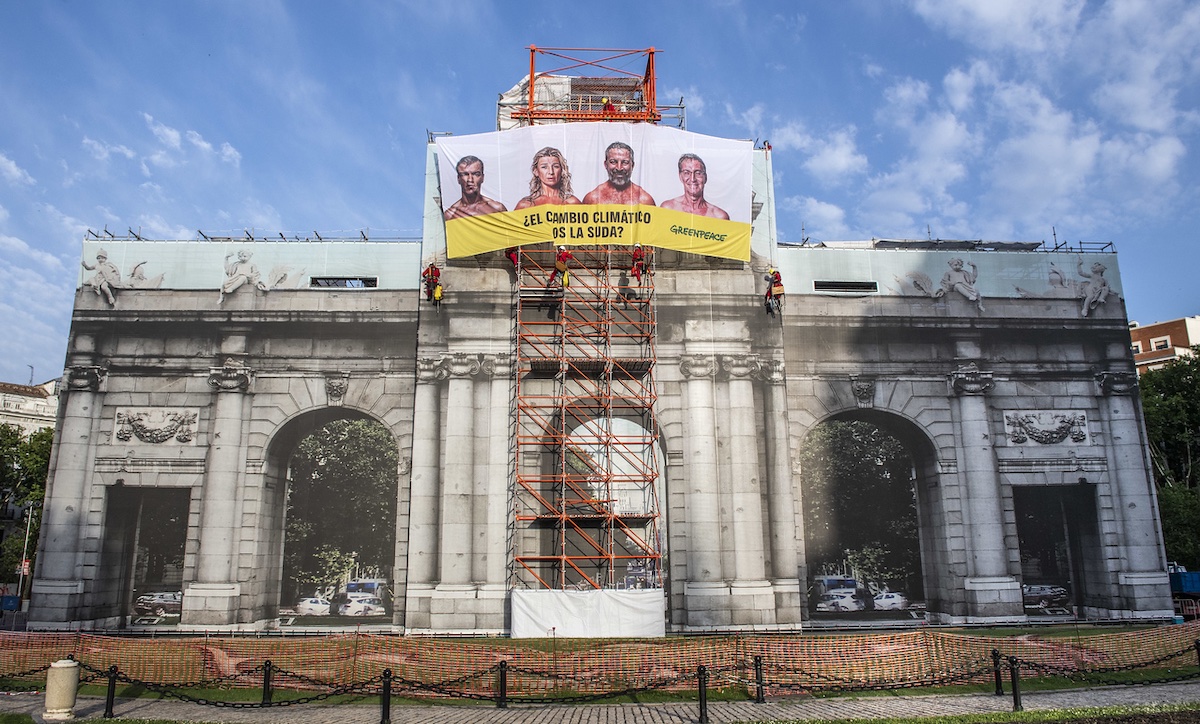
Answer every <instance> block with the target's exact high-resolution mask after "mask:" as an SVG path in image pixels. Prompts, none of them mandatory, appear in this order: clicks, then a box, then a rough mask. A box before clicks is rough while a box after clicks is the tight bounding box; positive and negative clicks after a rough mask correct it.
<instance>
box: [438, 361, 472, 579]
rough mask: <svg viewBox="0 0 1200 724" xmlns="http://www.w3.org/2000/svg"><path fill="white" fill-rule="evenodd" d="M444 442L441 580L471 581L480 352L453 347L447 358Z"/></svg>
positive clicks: (439, 577)
mask: <svg viewBox="0 0 1200 724" xmlns="http://www.w3.org/2000/svg"><path fill="white" fill-rule="evenodd" d="M447 362H448V368H449V372H450V383H449V391H448V394H447V398H446V435H445V441H446V447H445V450H444V451H443V456H442V460H443V464H442V497H441V545H440V546H439V548H440V554H441V555H440V556H439V561H440V564H441V570H440V575H439V576H438V580H439V581H440V582H441V583H442V584H451V585H467V584H469V583H471V574H472V571H471V551H472V542H473V537H474V535H473V534H474V532H475V515H474V511H473V510H472V496H473V495H474V493H475V455H474V451H475V380H474V379H473V378H474V376H475V375H476V374H478V373H479V358H478V357H476V356H475V355H468V354H466V353H463V352H456V353H454V354H453V355H451V356H450V358H449V359H448V360H447Z"/></svg>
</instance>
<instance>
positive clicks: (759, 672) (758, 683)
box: [754, 656, 767, 704]
mask: <svg viewBox="0 0 1200 724" xmlns="http://www.w3.org/2000/svg"><path fill="white" fill-rule="evenodd" d="M754 684H755V687H756V688H757V691H756V692H755V694H754V703H755V704H766V703H767V691H766V684H765V683H764V682H763V664H762V656H755V657H754Z"/></svg>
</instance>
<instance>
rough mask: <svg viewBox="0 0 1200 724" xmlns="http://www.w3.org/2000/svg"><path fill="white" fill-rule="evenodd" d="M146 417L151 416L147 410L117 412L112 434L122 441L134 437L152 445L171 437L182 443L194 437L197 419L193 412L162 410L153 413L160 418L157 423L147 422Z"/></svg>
mask: <svg viewBox="0 0 1200 724" xmlns="http://www.w3.org/2000/svg"><path fill="white" fill-rule="evenodd" d="M148 417H151V412H150V411H149V410H142V411H138V412H134V411H129V412H117V429H116V432H115V433H114V436H115V437H116V438H117V439H118V440H120V441H122V442H128V441H129V440H131V439H133V438H134V437H136V438H137V439H138V440H141V441H142V442H148V443H151V444H154V445H157V444H158V443H163V442H166V441H167V440H170V439H171V438H175V440H176V441H178V442H183V443H188V442H191V441H192V440H193V439H194V438H195V435H196V433H195V430H194V429H193V426H194V425H195V424H196V419H197V414H196V413H195V412H191V411H188V410H181V411H171V410H169V411H165V412H162V413H161V414H160V415H154V417H160V418H161V419H162V422H161V423H160V424H158V425H155V424H153V423H151V422H149V421H148V420H147V418H148Z"/></svg>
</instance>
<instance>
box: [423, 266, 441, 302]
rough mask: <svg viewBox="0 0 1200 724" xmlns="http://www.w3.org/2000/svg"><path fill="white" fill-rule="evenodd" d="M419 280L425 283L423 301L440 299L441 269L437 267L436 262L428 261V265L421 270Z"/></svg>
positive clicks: (437, 300) (438, 300)
mask: <svg viewBox="0 0 1200 724" xmlns="http://www.w3.org/2000/svg"><path fill="white" fill-rule="evenodd" d="M421 281H422V282H423V283H424V285H425V301H427V302H435V303H436V302H440V301H442V270H441V269H438V267H437V264H434V263H433V262H429V266H427V267H425V271H423V272H421Z"/></svg>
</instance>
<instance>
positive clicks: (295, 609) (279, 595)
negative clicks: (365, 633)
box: [264, 407, 407, 626]
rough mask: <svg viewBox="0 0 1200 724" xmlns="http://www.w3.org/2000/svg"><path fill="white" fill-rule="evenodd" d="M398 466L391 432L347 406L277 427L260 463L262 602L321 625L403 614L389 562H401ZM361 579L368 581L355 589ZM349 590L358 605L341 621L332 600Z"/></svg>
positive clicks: (395, 568)
mask: <svg viewBox="0 0 1200 724" xmlns="http://www.w3.org/2000/svg"><path fill="white" fill-rule="evenodd" d="M398 466H399V450H398V445H397V442H396V437H395V435H394V433H393V432H392V431H390V430H388V429H387V428H386V427H385V426H384V425H383V424H382V423H381V422H380V421H379V420H377V419H376V418H374V417H372V416H370V415H367V414H365V413H362V412H360V411H357V410H354V409H352V408H346V407H329V408H322V409H320V410H314V411H310V412H306V413H303V414H301V415H299V416H297V417H295V418H293V419H292V420H290V421H288V423H287V424H285V425H284V426H283V427H282V428H281V429H280V431H279V433H278V434H277V435H276V436H275V437H274V439H273V440H272V441H271V444H270V447H269V452H268V458H267V468H266V488H267V491H268V497H269V501H268V505H267V508H268V509H269V510H270V511H271V514H270V516H269V517H270V523H269V526H270V528H269V531H267V535H265V536H264V537H265V538H267V539H269V540H270V544H269V545H270V549H271V551H272V553H273V555H272V556H271V557H270V566H269V570H268V571H264V575H265V578H266V582H267V586H268V591H267V595H266V598H267V600H268V601H277V602H278V605H279V609H280V611H279V612H280V615H281V616H283V615H288V616H292V615H294V616H295V619H294V622H295V623H296V624H300V625H303V624H305V623H310V624H313V625H322V626H331V625H332V626H337V625H342V624H347V625H349V624H350V623H356V622H357V621H358V620H360V619H357V617H358V616H364V615H365V616H370V617H378V618H384V619H387V620H388V622H389V623H392V622H399V619H402V618H403V610H404V606H403V604H402V598H403V591H404V585H405V581H404V578H405V576H404V573H405V569H404V566H403V565H402V564H400V563H398V561H404V560H405V559H406V557H407V556H406V554H405V553H406V551H404V550H400V549H401V548H402V547H403V548H405V549H406V540H405V542H404V545H403V546H402V545H400V544H398V542H397V540H398V538H401V536H399V535H398V532H399V529H400V526H399V525H398V524H397V522H398V518H399V516H398V512H399V510H400V505H401V502H402V499H405V498H406V496H404V495H403V494H402V491H401V490H400V489H399V484H398V480H399V479H400V478H399V474H398V473H399V467H398ZM363 581H369V585H367V584H366V583H363V585H357V583H359V582H363ZM364 586H365V588H364ZM358 588H363V591H357V589H358ZM368 588H369V591H368V590H366V589H368ZM352 589H354V590H355V591H356V592H357V593H362V594H364V595H362V596H361V597H362V598H365V599H368V600H366V601H365V602H364V603H365V604H366V605H356V606H352V607H350V608H353V609H354V610H346V611H345V614H344V615H346V616H354V617H356V618H346V619H344V620H343V619H342V617H341V616H339V608H340V606H341V604H344V603H347V602H349V601H350V600H351V599H352V598H357V597H359V596H357V595H355V594H354V593H348V592H350V591H351V590H352ZM367 593H369V594H370V596H367V595H365V594H367ZM376 598H378V599H380V600H378V601H375V600H374V599H376ZM393 598H396V599H399V600H396V601H395V605H393ZM318 601H320V602H322V603H321V605H319V606H318V605H317V602H318ZM388 616H390V618H387V617H388Z"/></svg>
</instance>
